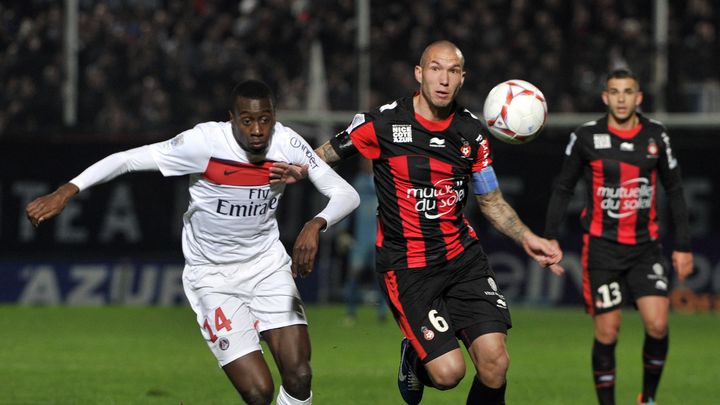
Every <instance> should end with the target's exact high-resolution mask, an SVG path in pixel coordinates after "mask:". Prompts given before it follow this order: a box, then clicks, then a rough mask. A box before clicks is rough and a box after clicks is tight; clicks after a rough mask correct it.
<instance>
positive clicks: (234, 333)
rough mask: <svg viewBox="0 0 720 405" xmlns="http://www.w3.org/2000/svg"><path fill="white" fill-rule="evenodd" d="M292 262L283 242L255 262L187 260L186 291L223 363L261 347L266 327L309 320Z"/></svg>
mask: <svg viewBox="0 0 720 405" xmlns="http://www.w3.org/2000/svg"><path fill="white" fill-rule="evenodd" d="M290 263H291V260H290V256H288V254H287V252H285V248H284V247H283V245H282V244H281V243H280V242H277V243H276V244H275V245H274V246H273V247H272V248H270V249H269V250H267V251H266V252H264V253H262V254H260V255H259V256H257V257H255V258H253V259H252V260H250V261H249V262H245V263H239V264H232V265H222V266H208V265H202V266H189V265H186V266H185V269H184V270H183V288H184V289H185V295H187V298H188V301H189V302H190V306H191V307H192V309H193V311H195V314H196V315H197V322H198V325H200V330H201V332H202V335H203V337H204V338H205V341H206V342H207V344H208V346H209V347H210V350H211V351H212V352H213V354H214V355H215V357H216V358H217V359H218V362H219V363H220V367H222V366H225V365H226V364H228V363H230V362H231V361H233V360H235V359H237V358H239V357H242V356H244V355H246V354H248V353H250V352H253V351H257V350H261V347H260V336H259V333H260V332H263V331H266V330H269V329H276V328H281V327H284V326H289V325H307V320H306V319H305V308H304V306H303V303H302V300H301V299H300V294H299V293H298V290H297V287H296V286H295V280H293V277H292V273H291V270H290Z"/></svg>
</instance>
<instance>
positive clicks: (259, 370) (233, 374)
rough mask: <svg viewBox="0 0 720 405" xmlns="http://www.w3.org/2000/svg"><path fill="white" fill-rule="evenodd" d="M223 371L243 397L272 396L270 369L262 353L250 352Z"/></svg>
mask: <svg viewBox="0 0 720 405" xmlns="http://www.w3.org/2000/svg"><path fill="white" fill-rule="evenodd" d="M222 369H223V371H224V372H225V375H227V377H228V379H230V382H232V384H233V386H234V387H235V389H236V390H237V391H238V392H240V393H241V395H243V397H244V396H246V395H253V394H255V395H265V396H268V395H269V396H272V393H273V381H272V375H271V374H270V369H269V368H268V365H267V363H266V362H265V358H264V357H263V355H262V353H261V352H260V351H254V352H250V353H248V354H246V355H244V356H241V357H239V358H237V359H235V360H233V361H231V362H230V363H228V364H226V365H224V366H223V368H222Z"/></svg>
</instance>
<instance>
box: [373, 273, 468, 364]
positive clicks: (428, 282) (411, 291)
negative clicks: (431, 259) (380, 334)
mask: <svg viewBox="0 0 720 405" xmlns="http://www.w3.org/2000/svg"><path fill="white" fill-rule="evenodd" d="M446 273H447V272H442V271H437V270H436V271H425V270H424V269H421V270H417V269H412V270H401V271H387V272H385V273H379V274H378V282H379V284H380V288H381V291H382V293H383V294H384V295H385V299H386V301H387V302H388V304H389V306H390V308H391V310H392V312H393V315H394V317H395V320H396V321H397V323H398V325H399V326H400V330H401V331H402V333H403V335H405V337H406V338H407V339H408V340H409V341H410V344H412V346H413V348H414V349H415V350H416V351H417V353H418V356H419V357H420V359H421V360H422V361H423V362H424V363H428V362H429V361H431V360H433V359H435V358H437V357H440V356H442V355H443V354H445V353H448V352H450V351H452V350H454V349H457V348H459V345H458V343H457V339H456V338H455V328H454V326H453V325H452V321H451V316H450V312H448V310H447V306H446V304H445V300H444V297H443V295H442V291H443V289H444V287H445V286H446V284H447V276H448V274H446Z"/></svg>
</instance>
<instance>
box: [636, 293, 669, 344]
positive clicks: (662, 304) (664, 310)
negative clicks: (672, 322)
mask: <svg viewBox="0 0 720 405" xmlns="http://www.w3.org/2000/svg"><path fill="white" fill-rule="evenodd" d="M636 304H637V308H638V311H640V317H642V320H643V324H644V325H645V330H646V331H647V332H648V333H649V334H650V335H651V336H653V337H655V338H661V337H664V336H665V335H666V334H667V328H668V313H669V312H670V300H668V298H667V297H663V296H658V295H646V296H643V297H640V298H638V299H637V301H636Z"/></svg>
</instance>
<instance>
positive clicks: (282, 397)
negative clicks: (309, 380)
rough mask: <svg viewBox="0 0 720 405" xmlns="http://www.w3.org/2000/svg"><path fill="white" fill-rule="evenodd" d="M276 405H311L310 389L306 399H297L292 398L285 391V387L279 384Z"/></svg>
mask: <svg viewBox="0 0 720 405" xmlns="http://www.w3.org/2000/svg"><path fill="white" fill-rule="evenodd" d="M276 403H277V405H312V391H310V396H309V397H308V399H306V400H304V401H301V400H299V399H296V398H293V397H291V396H290V394H288V393H287V392H286V391H285V388H283V386H282V385H281V386H280V391H278V396H277V400H276Z"/></svg>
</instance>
